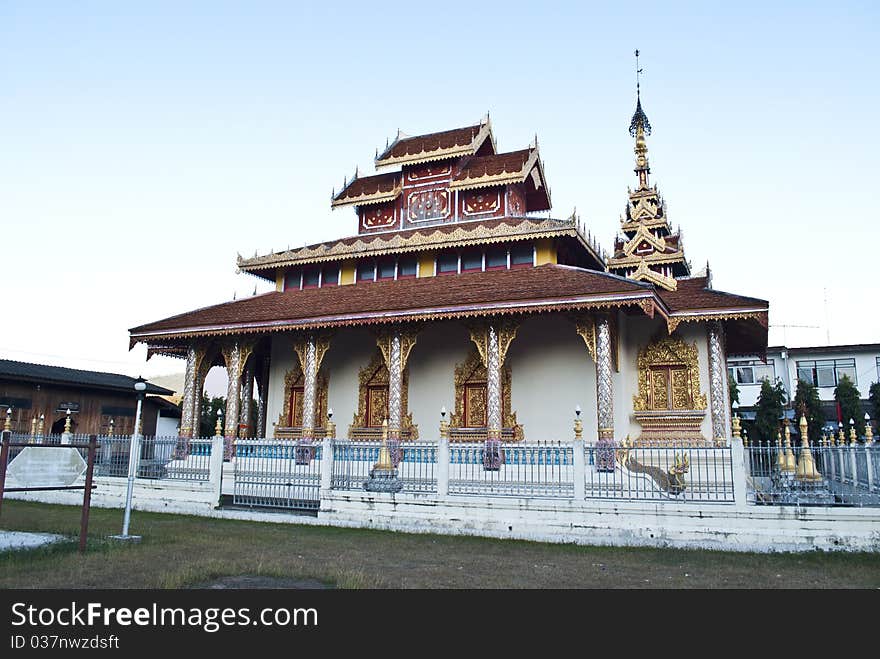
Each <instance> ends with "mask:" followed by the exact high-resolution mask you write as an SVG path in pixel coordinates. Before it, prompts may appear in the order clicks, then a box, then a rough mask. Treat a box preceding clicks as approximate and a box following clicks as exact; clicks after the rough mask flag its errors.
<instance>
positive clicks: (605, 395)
mask: <svg viewBox="0 0 880 659" xmlns="http://www.w3.org/2000/svg"><path fill="white" fill-rule="evenodd" d="M611 332H612V327H611V318H610V317H609V316H608V315H607V314H603V315H601V316H599V318H598V319H597V321H596V407H597V416H598V421H599V441H598V442H597V455H596V468H597V469H598V470H599V471H614V450H613V445H614V383H613V380H612V371H613V370H614V364H613V359H614V355H613V345H612V336H611Z"/></svg>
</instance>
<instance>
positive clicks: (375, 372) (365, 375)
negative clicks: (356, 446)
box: [348, 347, 419, 440]
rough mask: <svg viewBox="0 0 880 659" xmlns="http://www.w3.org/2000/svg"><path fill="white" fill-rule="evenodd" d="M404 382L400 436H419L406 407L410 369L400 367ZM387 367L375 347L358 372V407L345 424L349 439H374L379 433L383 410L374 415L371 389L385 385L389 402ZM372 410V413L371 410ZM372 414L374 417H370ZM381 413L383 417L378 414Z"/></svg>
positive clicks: (401, 392) (404, 437) (386, 401)
mask: <svg viewBox="0 0 880 659" xmlns="http://www.w3.org/2000/svg"><path fill="white" fill-rule="evenodd" d="M402 380H403V382H402V383H401V391H400V410H401V419H400V426H401V427H400V437H401V439H418V438H419V427H418V426H417V425H415V424H414V423H413V420H412V412H410V411H409V369H408V368H404V369H403V377H402ZM388 381H389V377H388V367H387V366H386V365H385V357H384V356H383V355H382V351H381V350H380V349H379V348H378V347H377V348H376V352H375V353H373V358H372V359H371V360H370V363H369V364H367V365H366V366H364V367H363V368H362V369H361V370H360V371H359V372H358V411H357V412H355V413H354V417H353V418H352V420H351V425H350V426H349V427H348V438H349V439H361V440H373V439H380V438H381V435H382V421H384V414H379V415H377V414H376V413H375V412H374V411H372V410H371V409H370V392H371V389H373V388H376V389H381V388H382V387H384V388H385V407H386V409H387V405H388V399H387V396H388V393H387V392H388ZM371 412H372V414H371ZM370 416H372V417H373V418H372V419H371V418H369V417H370ZM379 416H382V417H383V418H379Z"/></svg>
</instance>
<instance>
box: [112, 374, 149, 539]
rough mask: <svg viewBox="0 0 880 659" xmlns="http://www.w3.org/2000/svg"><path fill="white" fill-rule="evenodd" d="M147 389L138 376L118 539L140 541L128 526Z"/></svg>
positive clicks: (116, 537) (135, 386) (135, 385)
mask: <svg viewBox="0 0 880 659" xmlns="http://www.w3.org/2000/svg"><path fill="white" fill-rule="evenodd" d="M146 389H147V382H146V380H144V379H143V378H142V377H140V376H138V379H137V381H136V382H135V383H134V390H135V391H136V392H137V411H136V412H135V415H134V432H132V433H131V441H130V442H129V445H128V487H127V489H126V492H125V516H124V517H123V518H122V533H121V534H120V535H114V536H113V538H114V539H116V540H131V541H134V542H139V541H140V539H141V536H139V535H129V534H128V527H129V523H130V522H131V496H132V492H133V491H134V478H135V475H136V473H137V464H138V456H139V455H140V434H139V431H140V427H141V408H142V406H143V402H144V391H146Z"/></svg>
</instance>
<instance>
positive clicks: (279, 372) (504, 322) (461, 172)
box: [130, 100, 768, 450]
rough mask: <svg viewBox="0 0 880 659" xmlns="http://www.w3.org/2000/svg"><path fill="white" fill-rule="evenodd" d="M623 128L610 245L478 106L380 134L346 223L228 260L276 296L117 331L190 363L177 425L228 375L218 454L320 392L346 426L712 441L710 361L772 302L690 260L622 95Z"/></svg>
mask: <svg viewBox="0 0 880 659" xmlns="http://www.w3.org/2000/svg"><path fill="white" fill-rule="evenodd" d="M630 132H631V134H632V136H633V137H634V138H635V155H636V167H635V172H636V175H637V187H636V189H635V190H633V191H630V193H629V195H628V200H627V206H626V211H625V213H624V214H623V216H622V217H621V225H620V231H621V235H620V237H618V238H617V240H616V241H615V243H614V249H613V252H612V253H611V254H606V253H605V252H604V250H602V248H601V247H600V246H599V243H598V241H597V240H596V239H595V238H594V237H593V236H592V235H590V234H589V233H588V232H587V231H585V229H584V227H583V226H582V225H581V223H580V221H579V220H578V218H577V217H575V216H574V215H573V216H572V217H570V218H568V219H553V218H551V217H548V215H547V214H546V213H544V211H548V210H549V209H550V208H551V196H550V189H549V186H548V184H547V180H546V176H545V173H544V166H543V162H542V160H541V157H540V152H539V149H538V143H537V139H535V141H534V142H533V143H532V144H531V145H529V146H527V147H526V148H523V149H519V150H515V151H511V152H506V153H499V152H498V151H497V148H496V142H495V139H494V136H493V134H492V126H491V124H490V122H489V120H488V117H486V118H485V119H484V120H483V121H481V122H480V123H478V124H476V125H473V126H468V127H465V128H459V129H454V130H449V131H443V132H440V133H431V134H426V135H419V136H415V137H409V136H403V135H398V137H397V139H395V140H394V141H393V142H392V143H390V144H388V145H387V146H386V148H385V149H384V151H382V153H381V154H380V153H378V152H377V154H376V158H375V165H376V168H377V170H381V171H380V172H379V173H377V174H375V175H371V176H360V175H359V173H357V172H356V173H355V176H354V178H352V179H351V180H346V181H345V183H344V185H343V187H342V189H341V190H340V191H339V192H336V191H335V190H334V192H333V194H332V201H331V207H332V208H333V209H339V208H346V207H349V208H353V209H354V210H355V215H356V218H357V223H358V232H357V235H354V236H351V237H347V238H341V239H339V240H334V241H329V242H323V243H319V244H315V245H309V246H306V247H302V248H298V249H289V250H286V251H283V252H277V253H276V252H272V253H270V254H265V255H254V256H253V257H252V258H242V257H239V259H238V263H237V265H238V268H239V269H240V270H241V271H243V272H247V273H249V274H251V275H253V276H256V277H259V278H262V279H265V280H268V281H272V282H274V283H275V288H276V290H275V291H273V292H270V293H267V294H264V295H259V296H254V297H251V298H248V299H243V300H237V301H233V302H228V303H225V304H219V305H214V306H210V307H205V308H201V309H196V310H193V311H187V312H184V313H181V314H178V315H175V316H172V317H170V318H165V319H162V320H157V321H154V322H150V323H147V324H144V325H140V326H138V327H134V328H132V329H131V330H130V341H131V344H132V345H134V344H135V343H139V342H140V343H145V344H146V345H147V348H148V354H149V355H153V354H163V355H170V356H177V357H181V358H183V359H185V360H186V374H187V375H186V384H185V387H184V395H183V402H182V421H181V434H183V435H191V434H192V432H193V426H194V425H195V424H194V419H199V418H200V410H199V405H200V401H201V396H200V392H201V390H202V386H203V382H204V378H205V375H206V374H207V371H208V370H209V369H210V368H211V366H214V365H223V366H225V367H226V368H227V371H228V373H229V391H228V395H227V401H228V403H227V405H228V408H227V413H226V416H225V419H226V427H225V434H226V436H227V437H228V438H229V439H230V442H229V443H228V446H229V448H230V450H231V446H232V440H234V439H235V438H236V437H242V436H254V435H257V436H266V435H269V436H275V437H289V438H303V439H306V440H310V439H316V438H319V437H322V436H324V434H325V433H326V432H327V431H328V430H332V429H333V428H334V427H335V426H334V425H333V424H332V423H331V422H330V415H329V409H330V408H331V407H332V409H333V410H334V411H335V417H334V422H335V421H336V420H340V421H341V423H342V424H343V425H342V428H341V431H340V434H341V435H344V436H347V437H348V438H350V439H353V440H359V439H375V438H378V437H379V436H380V435H381V434H382V433H383V432H385V431H383V428H385V429H387V436H388V439H389V440H390V441H392V442H396V441H401V440H403V441H417V440H418V438H419V437H420V436H421V437H434V436H436V434H437V430H436V429H437V425H438V423H439V422H440V410H441V408H449V412H450V414H449V416H448V418H446V421H447V422H448V425H449V433H450V438H451V439H452V441H456V440H470V441H473V440H475V439H481V440H485V441H487V442H495V441H498V440H499V439H500V438H502V437H503V438H506V439H509V440H519V439H524V438H527V439H531V440H548V439H568V438H570V436H571V432H572V430H571V428H572V418H573V415H574V410H575V408H576V407H578V409H579V410H580V414H581V415H582V418H583V420H584V426H585V436H586V439H587V441H591V442H598V443H599V444H600V445H601V444H602V443H603V442H610V441H612V440H623V439H625V438H626V437H630V438H632V439H633V440H634V441H635V442H636V443H637V444H638V443H641V444H647V445H651V444H657V443H672V444H675V445H711V444H726V443H727V442H728V441H729V438H730V430H729V420H730V410H729V401H728V395H727V370H726V355H727V354H728V353H732V354H738V353H743V354H750V353H754V352H761V351H763V350H764V349H765V348H766V346H767V314H768V303H767V302H766V301H765V300H762V299H758V298H754V297H748V296H743V295H738V294H732V293H726V292H722V291H717V290H715V289H714V288H713V287H712V280H711V273H710V272H709V271H708V267H707V269H706V271H705V272H704V273H700V274H693V273H692V272H691V265H690V262H689V261H687V259H686V258H685V253H684V246H683V241H682V239H681V234H680V232H677V231H673V229H672V227H671V225H670V224H669V219H668V214H667V211H666V206H665V203H664V202H663V201H662V200H661V199H660V197H659V194H658V192H657V188H656V186H652V185H651V183H650V181H649V174H650V168H649V165H648V158H647V153H648V149H647V143H646V139H645V138H646V135H649V134H650V124H649V123H648V120H647V117H646V116H645V113H644V111H643V109H642V106H641V101H640V100H639V101H638V103H637V110H636V113H635V114H634V116H633V118H632V122H631V126H630ZM389 170H393V171H389ZM538 213H541V214H540V215H539V214H538ZM253 392H256V395H255V396H253V397H254V398H255V399H256V400H257V405H258V414H257V419H258V421H257V427H256V428H251V427H250V426H249V424H248V423H247V421H246V420H249V419H250V418H251V414H250V410H249V409H247V408H248V407H249V405H250V400H251V398H252V394H253ZM243 408H244V409H243Z"/></svg>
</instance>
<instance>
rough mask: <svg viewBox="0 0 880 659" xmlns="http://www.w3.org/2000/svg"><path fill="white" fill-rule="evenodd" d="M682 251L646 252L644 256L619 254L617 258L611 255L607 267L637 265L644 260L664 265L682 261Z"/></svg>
mask: <svg viewBox="0 0 880 659" xmlns="http://www.w3.org/2000/svg"><path fill="white" fill-rule="evenodd" d="M684 260H685V258H684V252H683V251H682V250H678V251H676V252H673V253H672V254H658V253H656V252H655V253H653V254H647V255H645V256H621V257H619V258H615V257H611V258H609V259H608V267H609V268H620V267H629V266H633V265H635V266H638V264H639V263H641V262H642V261H645V262H647V263H653V264H655V265H666V264H669V263H684Z"/></svg>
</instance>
